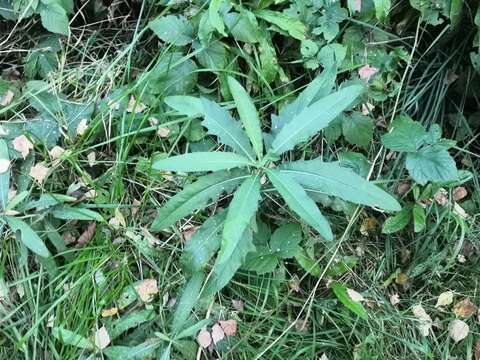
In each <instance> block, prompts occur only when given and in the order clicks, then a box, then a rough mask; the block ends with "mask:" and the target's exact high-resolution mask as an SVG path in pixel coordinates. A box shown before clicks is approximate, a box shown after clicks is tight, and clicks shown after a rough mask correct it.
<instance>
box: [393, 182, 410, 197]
mask: <svg viewBox="0 0 480 360" xmlns="http://www.w3.org/2000/svg"><path fill="white" fill-rule="evenodd" d="M411 187H412V185H411V184H410V183H409V182H408V181H404V182H401V183H400V184H398V186H397V188H396V189H395V192H396V193H397V194H398V195H400V196H403V195H405V194H406V193H407V192H409V191H410V189H411Z"/></svg>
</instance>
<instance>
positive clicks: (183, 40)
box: [148, 15, 194, 46]
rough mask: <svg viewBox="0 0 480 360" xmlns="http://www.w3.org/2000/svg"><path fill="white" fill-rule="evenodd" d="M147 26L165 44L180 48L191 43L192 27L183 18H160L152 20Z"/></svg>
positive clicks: (168, 16) (169, 16) (170, 16)
mask: <svg viewBox="0 0 480 360" xmlns="http://www.w3.org/2000/svg"><path fill="white" fill-rule="evenodd" d="M148 26H149V27H150V29H152V30H153V31H154V32H155V35H157V36H158V37H159V38H160V39H162V40H163V41H165V42H166V43H170V44H173V45H177V46H182V45H187V44H189V43H191V42H192V41H193V35H194V34H193V26H192V25H191V24H190V22H189V21H188V20H187V19H186V18H185V17H183V16H175V15H167V16H162V17H159V18H156V19H155V20H152V21H151V22H150V23H149V24H148Z"/></svg>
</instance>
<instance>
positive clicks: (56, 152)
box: [48, 145, 65, 160]
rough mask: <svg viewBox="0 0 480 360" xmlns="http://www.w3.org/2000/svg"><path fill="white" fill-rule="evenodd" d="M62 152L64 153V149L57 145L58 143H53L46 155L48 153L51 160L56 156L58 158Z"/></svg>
mask: <svg viewBox="0 0 480 360" xmlns="http://www.w3.org/2000/svg"><path fill="white" fill-rule="evenodd" d="M63 154H65V149H64V148H62V147H60V146H58V145H55V146H54V147H53V148H52V149H51V150H50V151H49V152H48V155H50V157H51V158H52V159H53V160H56V159H58V158H60V157H61V156H62V155H63Z"/></svg>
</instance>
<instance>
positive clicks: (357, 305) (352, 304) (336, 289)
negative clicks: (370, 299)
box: [330, 282, 368, 320]
mask: <svg viewBox="0 0 480 360" xmlns="http://www.w3.org/2000/svg"><path fill="white" fill-rule="evenodd" d="M330 286H331V288H332V290H333V293H334V294H335V296H336V297H337V299H338V300H340V302H341V303H342V304H343V305H345V307H346V308H348V309H349V310H351V311H352V312H353V313H354V314H356V315H358V316H359V317H360V318H361V319H363V320H368V315H367V311H366V310H365V308H364V307H363V305H362V303H361V302H359V301H355V300H352V298H351V297H350V296H349V295H348V292H347V287H346V286H345V285H343V284H341V283H338V282H333V283H332V284H331V285H330Z"/></svg>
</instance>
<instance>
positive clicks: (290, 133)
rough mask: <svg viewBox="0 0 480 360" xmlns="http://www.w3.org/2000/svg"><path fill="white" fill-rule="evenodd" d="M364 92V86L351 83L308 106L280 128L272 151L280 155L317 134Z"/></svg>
mask: <svg viewBox="0 0 480 360" xmlns="http://www.w3.org/2000/svg"><path fill="white" fill-rule="evenodd" d="M362 92H363V87H362V86H360V85H351V86H348V87H345V88H343V89H341V90H339V91H337V92H335V93H333V94H331V95H328V96H326V97H324V98H322V99H320V100H318V101H316V102H315V103H313V104H312V105H310V106H308V107H307V108H305V109H304V110H303V111H301V112H300V113H299V114H297V115H295V116H294V117H293V118H292V120H291V121H290V122H288V123H287V124H286V125H285V126H284V127H283V128H282V129H281V130H280V132H279V133H278V135H277V136H276V137H275V139H274V140H273V143H272V149H271V150H272V152H273V153H274V154H277V155H280V154H282V153H284V152H285V151H288V150H291V149H293V148H294V146H295V145H296V144H298V143H301V142H303V141H305V140H307V139H308V138H310V137H311V136H313V135H315V134H316V133H317V132H318V131H319V130H321V129H323V128H324V127H326V126H328V124H329V123H330V122H331V121H332V120H333V119H335V118H336V117H337V116H338V115H340V114H341V113H342V111H344V110H345V109H346V108H348V107H349V106H350V105H351V104H352V103H353V102H354V101H355V99H356V98H357V97H358V96H359V95H360V94H361V93H362Z"/></svg>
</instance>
